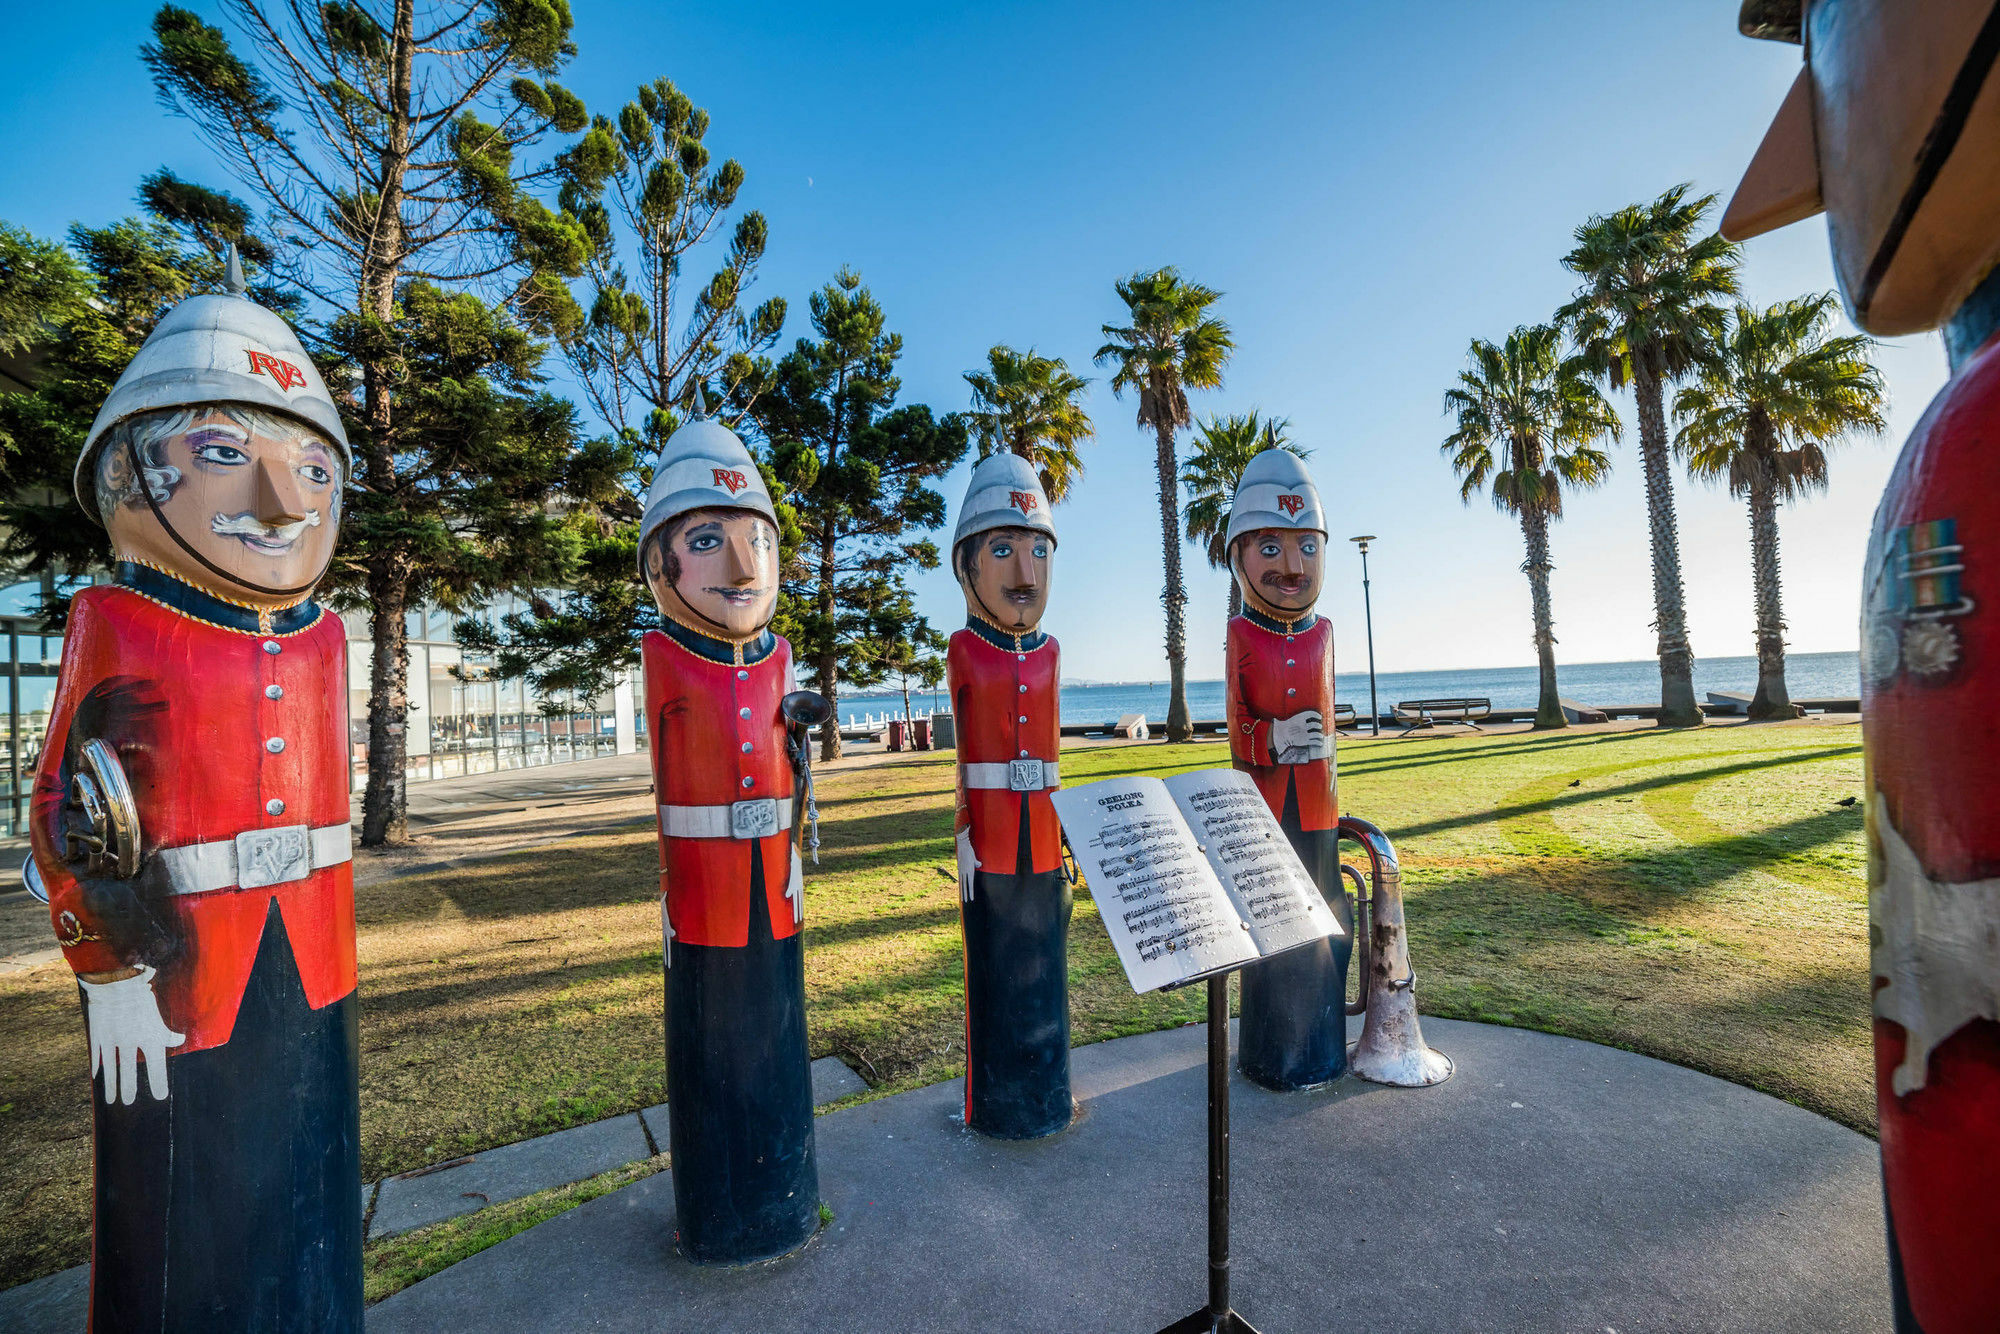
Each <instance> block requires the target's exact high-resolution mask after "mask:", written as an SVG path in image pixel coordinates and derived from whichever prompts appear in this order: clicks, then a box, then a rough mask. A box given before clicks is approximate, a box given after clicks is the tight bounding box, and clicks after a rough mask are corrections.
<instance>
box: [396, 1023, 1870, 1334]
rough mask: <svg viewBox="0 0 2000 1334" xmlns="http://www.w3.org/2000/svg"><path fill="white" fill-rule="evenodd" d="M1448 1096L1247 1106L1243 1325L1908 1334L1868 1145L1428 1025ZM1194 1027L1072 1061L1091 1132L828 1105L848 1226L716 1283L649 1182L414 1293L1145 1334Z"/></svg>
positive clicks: (1666, 1075) (1170, 1271)
mask: <svg viewBox="0 0 2000 1334" xmlns="http://www.w3.org/2000/svg"><path fill="white" fill-rule="evenodd" d="M1425 1028H1426V1032H1427V1035H1428V1036H1429V1038H1430V1040H1431V1042H1432V1044H1433V1045H1435V1046H1437V1047H1438V1048H1440V1049H1441V1050H1443V1051H1445V1052H1447V1053H1448V1054H1449V1055H1450V1056H1451V1057H1452V1058H1453V1059H1454V1060H1455V1061H1456V1062H1457V1065H1458V1072H1457V1075H1456V1076H1455V1077H1454V1078H1453V1079H1452V1080H1451V1081H1450V1082H1449V1083H1446V1084H1443V1085H1441V1086H1439V1087H1437V1088H1434V1089H1425V1090H1416V1091H1404V1090H1393V1089H1382V1088H1377V1087H1375V1086H1372V1085H1366V1084H1360V1083H1358V1082H1356V1081H1354V1080H1352V1079H1348V1080H1342V1081H1341V1082H1340V1083H1338V1084H1337V1085H1335V1086H1334V1087H1333V1088H1331V1089H1328V1090H1324V1091H1322V1092H1319V1093H1311V1094H1289V1095H1282V1094H1272V1093H1268V1092H1264V1091H1263V1090H1260V1089H1256V1088H1254V1087H1251V1086H1249V1085H1246V1084H1244V1083H1242V1082H1241V1081H1240V1080H1239V1081H1237V1082H1236V1084H1235V1087H1234V1089H1233V1094H1232V1097H1233V1102H1232V1107H1233V1114H1234V1125H1233V1130H1234V1135H1233V1138H1234V1156H1233V1168H1234V1177H1235V1192H1234V1211H1233V1227H1234V1235H1233V1245H1232V1253H1233V1259H1234V1291H1235V1296H1236V1308H1237V1309H1238V1310H1239V1311H1240V1312H1242V1313H1243V1315H1244V1316H1246V1317H1247V1318H1248V1319H1250V1320H1251V1321H1253V1322H1254V1323H1255V1324H1256V1325H1257V1326H1258V1327H1259V1328H1260V1329H1261V1330H1263V1331H1264V1334H1317V1332H1318V1331H1326V1330H1334V1329H1367V1330H1395V1331H1409V1332H1413V1334H1414V1332H1416V1331H1439V1332H1440V1334H1468V1332H1470V1331H1534V1332H1535V1334H1543V1332H1545V1331H1569V1330H1577V1331H1589V1334H1603V1332H1604V1331H1615V1334H1648V1332H1649V1331H1675V1332H1676V1334H1681V1332H1684V1331H1710V1330H1717V1331H1720V1330H1741V1331H1755V1332H1756V1334H1780V1332H1786V1331H1797V1332H1798V1334H1834V1332H1836V1331H1838V1332H1845V1331H1878V1330H1886V1329H1887V1328H1888V1327H1889V1318H1888V1284H1887V1279H1886V1276H1885V1262H1884V1253H1883V1240H1882V1223H1881V1217H1880V1209H1881V1206H1880V1190H1879V1186H1878V1184H1877V1166H1876V1150H1875V1146H1874V1144H1873V1143H1872V1142H1871V1141H1869V1140H1868V1139H1866V1138H1865V1137H1863V1136H1861V1135H1857V1134H1855V1133H1854V1132H1853V1131H1850V1130H1847V1129H1845V1128H1844V1127H1841V1126H1838V1125H1835V1124H1834V1123H1832V1122H1830V1121H1827V1120H1825V1119H1823V1118H1821V1117H1818V1116H1815V1115H1813V1114H1811V1113H1809V1112H1805V1111H1802V1110H1800V1109H1799V1108H1796V1107H1793V1106H1790V1105H1789V1104H1786V1103H1783V1102H1779V1101H1777V1100H1775V1099H1772V1098H1768V1097H1765V1096H1764V1095H1762V1094H1758V1093H1753V1092H1751V1091H1749V1090H1747V1089H1744V1088H1740V1087H1738V1086H1736V1085H1734V1084H1729V1083H1725V1082H1724V1081H1722V1080H1718V1079H1712V1078H1710V1077H1708V1076H1706V1075H1700V1074H1696V1073H1694V1072H1692V1071H1689V1070H1684V1069H1681V1068H1679V1067H1677V1066H1672V1065H1667V1064H1665V1063H1663V1062H1660V1061H1654V1060H1650V1059H1647V1058H1645V1057H1640V1056H1634V1055H1632V1054H1631V1053H1629V1052H1623V1051H1617V1050H1614V1049H1612V1048H1608V1047H1600V1046H1595V1045H1592V1044H1589V1043H1584V1042H1576V1041H1572V1040H1570V1039H1566V1038H1557V1037H1550V1036H1548V1035H1546V1034H1541V1033H1531V1032H1526V1031H1523V1030H1519V1029H1509V1028H1492V1027H1487V1026H1485V1025H1480V1024H1465V1023H1452V1022H1449V1021H1444V1020H1436V1019H1431V1020H1426V1021H1425ZM1203 1042H1204V1035H1203V1031H1202V1029H1201V1028H1199V1027H1190V1028H1184V1029H1179V1030H1176V1031H1173V1032H1169V1033H1155V1034H1148V1035H1145V1036H1141V1037H1134V1038H1125V1039H1121V1040H1119V1041H1116V1042H1108V1043H1104V1044H1101V1045H1098V1046H1095V1047H1086V1048H1080V1049H1078V1050H1077V1052H1076V1053H1075V1075H1076V1087H1077V1094H1078V1097H1079V1098H1080V1099H1081V1100H1082V1101H1083V1103H1084V1115H1083V1117H1082V1118H1081V1120H1080V1121H1079V1123H1078V1124H1077V1125H1075V1126H1073V1127H1072V1128H1071V1129H1070V1130H1069V1131H1067V1132H1065V1133H1064V1134H1062V1135H1060V1136H1056V1137H1054V1138H1052V1139H1049V1140H1045V1141H1042V1142H1039V1143H1033V1144H1004V1143H996V1142H993V1141H989V1140H984V1139H981V1138H979V1137H977V1136H973V1135H970V1134H967V1133H966V1132H965V1131H964V1129H963V1128H962V1127H961V1126H960V1125H959V1123H958V1122H957V1120H956V1119H955V1116H956V1113H957V1111H958V1107H959V1103H960V1099H961V1096H962V1095H961V1091H960V1086H959V1084H957V1083H956V1082H953V1083H950V1084H940V1085H935V1086H933V1087H930V1088H925V1089H918V1090H916V1091H914V1092H910V1093H905V1094H901V1095H899V1096H897V1097H893V1098H887V1099H883V1100H881V1101H878V1102H874V1103H869V1104H865V1105H863V1106H860V1107H854V1108H850V1109H848V1110H845V1111H842V1112H837V1113H834V1114H832V1115H830V1116H826V1117H822V1118H821V1119H820V1121H819V1127H818V1129H819V1158H820V1184H821V1192H822V1195H823V1197H824V1199H825V1200H826V1202H827V1204H829V1205H830V1206H831V1207H832V1209H833V1212H834V1220H833V1222H832V1223H831V1224H830V1225H829V1226H828V1227H827V1228H826V1230H825V1231H824V1232H822V1234H821V1235H820V1236H819V1237H818V1238H817V1239H815V1240H814V1241H813V1242H812V1243H811V1244H810V1245H809V1246H807V1247H806V1248H805V1249H804V1250H803V1251H801V1252H799V1253H797V1254H795V1255H793V1256H790V1257H787V1258H786V1259H783V1260H779V1261H776V1262H773V1263H771V1264H767V1265H762V1266H757V1267H754V1268H750V1269H743V1270H724V1271H717V1270H703V1269H698V1268H696V1267H694V1266H692V1265H689V1264H687V1263H686V1262H684V1261H682V1260H680V1259H679V1258H677V1257H676V1256H675V1254H674V1251H673V1243H672V1236H673V1227H674V1209H673V1190H672V1187H671V1183H670V1181H669V1178H668V1177H667V1176H666V1175H664V1174H663V1175H660V1176H655V1177H652V1178H649V1179H647V1180H645V1181H643V1182H640V1183H638V1184H636V1185H633V1186H630V1187H627V1188H626V1189H624V1190H621V1191H618V1192H615V1193H613V1194H611V1195H607V1196H604V1197H602V1198H600V1199H597V1200H593V1201H592V1202H590V1203H589V1204H586V1205H584V1206H582V1207H581V1208H578V1209H575V1210H572V1211H570V1212H569V1213H566V1214H563V1215H560V1216H559V1217H557V1218H554V1219H551V1220H550V1221H549V1222H547V1223H544V1224H542V1225H541V1226H539V1227H536V1228H533V1229H530V1230H529V1231H527V1232H525V1233H522V1234H521V1235H520V1236H517V1237H515V1238H513V1239H511V1240H509V1241H507V1242H504V1243H502V1244H501V1245H499V1246H496V1247H493V1248H492V1249H490V1250H487V1251H485V1252H483V1253H481V1254H479V1255H476V1256H474V1257H472V1258H471V1259H469V1260H466V1261H464V1262H462V1263H460V1264H458V1265H456V1266H454V1267H452V1268H451V1269H448V1270H446V1271H444V1272H443V1273H441V1274H438V1275H436V1276H435V1277H433V1278H430V1279H428V1280H426V1281H424V1282H422V1283H419V1284H417V1285H416V1286H414V1287H412V1288H410V1289H408V1290H406V1291H404V1292H402V1293H399V1294H398V1295H396V1296H395V1297H392V1298H390V1299H389V1300H388V1301H386V1302H383V1303H382V1304H381V1305H379V1306H377V1307H375V1308H374V1309H373V1310H372V1311H370V1313H369V1319H368V1327H369V1330H370V1331H371V1334H399V1332H400V1331H411V1332H412V1334H416V1332H422V1334H429V1332H430V1331H434V1330H439V1329H455V1328H468V1327H473V1326H476V1327H477V1328H479V1329H481V1330H488V1331H505V1330H522V1331H531V1330H532V1331H541V1330H552V1329H561V1330H620V1331H625V1330H629V1331H641V1330H644V1331H660V1330H677V1329H703V1330H709V1331H736V1330H740V1331H746V1332H749V1331H754V1332H755V1334H780V1332H782V1331H794V1330H796V1331H813V1332H814V1334H819V1332H821V1331H849V1330H857V1331H858V1330H871V1331H897V1330H913V1331H914V1330H945V1329H951V1330H979V1331H982V1334H1001V1332H1003V1331H1021V1334H1049V1331H1053V1330H1079V1331H1081V1330H1089V1331H1100V1330H1101V1331H1130V1332H1131V1334H1151V1331H1154V1330H1157V1329H1159V1328H1160V1327H1161V1326H1163V1325H1165V1324H1167V1323H1168V1322H1169V1321H1171V1320H1174V1319H1177V1318H1178V1317H1180V1316H1182V1315H1185V1314H1186V1313H1187V1312H1189V1311H1191V1310H1193V1309H1194V1308H1195V1307H1197V1306H1199V1305H1201V1304H1202V1302H1203V1300H1204V1298H1205V1295H1206V1287H1205V1284H1206V1275H1205V1268H1204V1265H1205V1256H1206V1240H1205V1237H1206V1233H1205V1230H1204V1212H1203V1208H1204V1204H1203V1202H1204V1190H1205V1168H1204V1164H1205V1152H1206V1136H1205V1133H1204V1129H1203V1127H1204V1124H1205V1122H1204V1114H1205V1103H1204V1085H1203V1075H1202V1060H1203Z"/></svg>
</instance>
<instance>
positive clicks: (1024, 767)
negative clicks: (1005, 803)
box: [958, 760, 1062, 792]
mask: <svg viewBox="0 0 2000 1334" xmlns="http://www.w3.org/2000/svg"><path fill="white" fill-rule="evenodd" d="M958 771H959V772H960V773H961V774H963V775H965V785H966V787H968V788H972V789H976V790H978V791H982V792H989V791H992V792H1040V791H1042V790H1043V789H1044V788H1051V787H1061V786H1062V779H1061V778H1060V777H1059V776H1058V774H1057V771H1056V762H1055V761H1054V760H993V761H991V762H981V763H976V764H961V765H959V766H958Z"/></svg>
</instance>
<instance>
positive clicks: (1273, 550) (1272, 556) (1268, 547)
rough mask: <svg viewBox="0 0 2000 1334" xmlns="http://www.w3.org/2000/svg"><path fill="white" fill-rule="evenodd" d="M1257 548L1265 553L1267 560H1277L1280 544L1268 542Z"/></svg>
mask: <svg viewBox="0 0 2000 1334" xmlns="http://www.w3.org/2000/svg"><path fill="white" fill-rule="evenodd" d="M1257 550H1258V551H1259V552H1261V553H1262V554H1263V557H1264V559H1265V560H1276V559H1277V558H1278V544H1277V543H1276V542H1266V543H1265V544H1264V545H1263V546H1261V547H1258V548H1257Z"/></svg>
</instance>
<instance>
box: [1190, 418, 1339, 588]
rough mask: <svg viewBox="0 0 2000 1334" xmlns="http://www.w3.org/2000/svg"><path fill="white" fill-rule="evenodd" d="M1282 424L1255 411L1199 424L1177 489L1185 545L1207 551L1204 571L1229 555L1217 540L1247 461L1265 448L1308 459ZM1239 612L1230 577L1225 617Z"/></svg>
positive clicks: (1223, 530) (1225, 529)
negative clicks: (1183, 507) (1182, 496)
mask: <svg viewBox="0 0 2000 1334" xmlns="http://www.w3.org/2000/svg"><path fill="white" fill-rule="evenodd" d="M1288 425H1289V423H1288V422H1286V420H1285V419H1284V418H1283V417H1272V418H1271V419H1269V420H1268V421H1260V420H1258V417H1257V414H1256V413H1255V412H1252V413H1250V414H1248V415H1247V416H1245V415H1242V414H1238V415H1236V416H1233V417H1211V418H1209V419H1208V420H1207V421H1205V422H1202V423H1200V424H1199V426H1198V428H1197V429H1199V430H1200V432H1201V439H1200V440H1198V441H1197V442H1196V443H1195V447H1194V452H1193V453H1192V454H1190V455H1188V461H1187V467H1186V469H1185V470H1184V471H1183V472H1182V473H1181V484H1182V485H1183V486H1184V487H1186V488H1187V497H1188V502H1187V535H1188V541H1190V542H1197V543H1200V544H1201V545H1202V546H1203V547H1205V548H1207V550H1208V564H1209V568H1210V569H1214V570H1220V569H1222V568H1224V567H1225V566H1227V565H1228V564H1229V551H1228V549H1227V548H1226V547H1225V546H1224V545H1223V542H1222V539H1223V536H1224V535H1225V534H1226V533H1227V532H1228V531H1229V505H1230V502H1231V501H1233V500H1235V498H1236V481H1237V479H1238V478H1240V477H1242V476H1243V469H1244V468H1246V467H1247V466H1249V463H1250V460H1251V459H1253V458H1255V457H1257V456H1258V455H1259V454H1261V453H1263V452H1264V451H1265V450H1267V449H1288V450H1290V451H1291V452H1292V453H1294V454H1296V455H1298V456H1299V457H1300V458H1302V459H1303V458H1309V457H1311V455H1312V451H1311V450H1309V449H1304V448H1302V447H1300V446H1298V445H1295V444H1293V443H1292V439H1291V436H1290V435H1288V434H1287V433H1286V427H1287V426H1288ZM1242 610H1243V590H1242V589H1240V588H1238V587H1237V586H1236V580H1235V579H1233V578H1232V579H1231V580H1230V581H1229V615H1230V618H1231V619H1234V618H1235V616H1236V614H1237V613H1238V612H1240V611H1242Z"/></svg>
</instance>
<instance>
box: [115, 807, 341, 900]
mask: <svg viewBox="0 0 2000 1334" xmlns="http://www.w3.org/2000/svg"><path fill="white" fill-rule="evenodd" d="M153 855H154V856H155V857H156V858H158V859H159V862H160V864H161V865H162V866H164V867H165V868H166V875H167V884H168V886H169V888H171V889H172V891H173V892H174V893H176V894H207V893H209V892H210V891H212V890H217V889H262V888H264V887H265V886H266V885H283V884H288V883H290V882H291V881H294V880H303V879H305V878H306V877H307V876H309V875H311V874H312V873H313V872H314V871H318V870H323V869H324V868H326V867H329V866H338V865H340V864H341V863H342V862H347V861H352V860H354V826H353V825H352V824H330V825H322V826H320V827H319V828H318V829H309V828H307V827H306V826H305V825H302V824H288V825H279V826H278V827H277V828H275V829H246V830H244V831H243V832H242V833H240V834H238V835H237V836H236V837H235V838H219V839H216V840H215V841H214V842H212V843H187V844H183V845H182V846H180V847H178V848H161V849H160V850H159V851H158V852H156V853H154V854H153Z"/></svg>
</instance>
